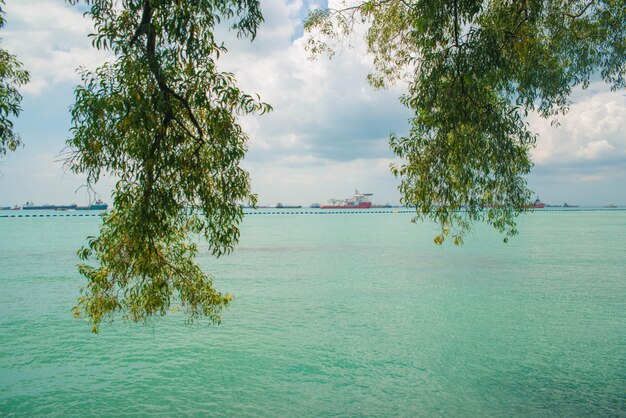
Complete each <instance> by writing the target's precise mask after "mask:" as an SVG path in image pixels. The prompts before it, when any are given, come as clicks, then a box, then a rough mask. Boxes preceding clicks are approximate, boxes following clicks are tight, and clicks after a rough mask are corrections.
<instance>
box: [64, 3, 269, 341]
mask: <svg viewBox="0 0 626 418" xmlns="http://www.w3.org/2000/svg"><path fill="white" fill-rule="evenodd" d="M77 2H78V1H72V3H77ZM83 3H85V4H87V5H88V6H89V11H88V14H89V15H91V16H92V18H93V20H94V22H95V25H96V33H95V34H93V35H92V36H93V43H94V46H95V47H96V48H100V49H101V48H107V49H110V50H111V51H112V52H113V53H114V54H115V56H116V59H115V61H114V62H112V63H108V64H106V65H104V66H103V67H101V68H99V69H98V70H96V71H95V72H89V71H86V70H83V73H82V78H83V84H82V85H81V86H79V87H78V88H77V89H76V103H75V105H74V106H73V108H72V110H71V115H72V121H73V126H72V137H71V138H70V140H69V141H68V145H69V147H70V149H71V150H72V155H71V157H70V158H69V159H68V161H67V164H68V166H69V167H70V168H71V170H72V171H74V172H76V173H86V174H87V177H88V181H89V183H95V182H97V181H98V180H99V179H100V177H101V176H102V175H103V174H105V173H106V174H108V175H111V176H113V177H114V178H116V179H117V183H116V186H115V190H114V209H113V211H112V212H110V213H109V214H107V215H105V216H104V221H103V225H102V228H101V231H100V235H99V236H98V237H93V238H91V239H90V240H89V244H88V246H87V247H86V248H84V249H83V250H81V251H80V252H79V255H80V256H81V258H82V259H84V260H88V259H94V258H95V260H97V262H98V265H97V266H90V265H87V264H84V265H81V266H80V272H81V273H82V274H83V275H84V276H85V277H86V278H87V280H88V283H87V285H86V286H85V287H84V288H83V289H82V294H81V297H80V298H79V303H78V305H77V306H76V307H75V308H74V312H75V315H77V316H84V317H86V318H87V319H88V320H89V321H91V322H92V323H93V330H94V332H97V331H98V327H99V324H100V323H101V321H102V320H103V319H105V318H108V319H113V317H114V315H115V314H116V313H117V312H122V313H123V316H124V318H126V319H129V320H132V321H141V320H145V319H147V318H150V317H151V316H153V315H163V314H165V313H166V312H167V310H168V308H169V307H170V305H171V303H172V300H179V302H180V304H181V305H182V306H183V307H184V308H185V309H186V311H187V312H188V315H189V316H188V318H189V320H191V321H193V320H195V319H196V318H198V317H206V318H208V319H209V320H210V321H211V322H218V321H219V312H220V310H221V308H222V307H224V306H225V305H226V304H227V303H228V302H229V300H230V296H229V295H222V294H220V293H219V292H217V291H216V290H215V289H214V287H213V285H212V282H211V278H210V277H209V276H208V275H206V274H205V273H204V272H203V271H202V270H201V269H200V268H199V267H198V266H197V265H196V264H195V262H194V257H195V255H196V254H197V251H198V248H197V244H196V243H195V242H194V240H193V236H194V235H197V234H201V235H202V236H203V237H204V238H205V239H206V240H207V241H208V244H209V248H210V251H211V252H212V253H213V254H214V255H216V256H220V255H222V254H224V253H227V252H229V251H231V250H232V248H233V246H234V245H235V243H236V242H237V240H238V238H239V230H238V228H237V225H238V223H239V222H240V221H241V219H242V216H243V212H242V209H241V204H242V203H247V204H254V203H255V201H256V196H255V195H253V194H252V193H251V191H250V180H249V176H248V173H247V172H246V171H245V170H243V169H242V168H241V167H240V162H241V159H242V158H243V156H244V155H245V152H246V141H247V137H246V135H245V133H244V132H243V130H242V129H241V127H240V126H239V124H238V123H237V116H238V115H244V114H248V113H252V112H259V113H265V112H268V111H269V110H271V108H270V106H269V105H267V104H265V103H262V102H260V101H259V100H258V98H257V97H252V96H250V95H247V94H245V93H244V92H242V91H241V90H240V89H239V88H238V87H237V85H236V83H235V79H234V76H233V75H232V74H230V73H226V72H220V71H219V70H218V69H217V59H218V58H219V56H220V55H221V54H223V53H226V48H225V47H224V45H223V44H221V43H220V42H219V41H218V40H217V39H215V35H214V29H215V26H216V25H217V24H218V23H219V22H220V21H222V20H228V21H230V22H234V23H233V24H232V26H233V28H234V29H235V30H237V31H238V34H239V35H241V36H250V37H254V35H255V33H256V29H257V27H258V25H259V24H260V23H261V21H262V16H261V14H260V11H259V5H258V2H257V1H254V0H228V1H219V2H215V1H206V0H199V1H194V2H180V1H174V0H167V1H166V0H125V1H122V2H118V3H117V4H116V3H115V2H111V1H107V0H85V1H83Z"/></svg>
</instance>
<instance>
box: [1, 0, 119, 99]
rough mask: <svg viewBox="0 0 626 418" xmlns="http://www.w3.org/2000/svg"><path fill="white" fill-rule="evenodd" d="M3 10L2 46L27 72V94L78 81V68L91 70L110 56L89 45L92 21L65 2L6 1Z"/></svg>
mask: <svg viewBox="0 0 626 418" xmlns="http://www.w3.org/2000/svg"><path fill="white" fill-rule="evenodd" d="M5 11H6V18H7V26H6V28H5V29H4V30H3V31H2V47H3V48H5V49H7V50H9V51H10V52H11V53H13V54H15V55H17V57H18V59H19V60H20V61H22V63H23V64H24V66H25V68H26V69H27V70H28V71H29V72H30V74H31V82H30V83H28V84H27V85H26V86H24V88H23V92H24V93H26V94H34V95H39V94H41V93H42V92H43V91H44V90H45V89H46V88H47V87H50V86H51V85H53V84H56V83H63V82H72V83H78V81H79V76H78V74H77V73H76V69H77V68H78V67H80V66H84V67H87V68H91V69H94V68H95V67H97V66H99V65H100V64H102V62H104V61H105V60H106V59H107V58H108V57H109V55H108V54H107V53H105V52H101V51H97V50H95V49H94V48H93V47H92V46H91V41H90V39H88V37H87V35H88V34H89V33H91V32H93V25H92V23H91V20H90V19H89V18H88V17H84V16H83V15H82V13H81V12H80V11H79V10H78V8H76V7H71V6H69V5H67V4H66V3H65V2H64V1H59V0H28V1H25V0H7V2H6V9H5Z"/></svg>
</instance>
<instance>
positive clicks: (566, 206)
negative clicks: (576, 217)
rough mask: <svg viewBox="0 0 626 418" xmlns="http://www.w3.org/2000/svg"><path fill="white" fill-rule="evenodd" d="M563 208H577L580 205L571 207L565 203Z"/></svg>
mask: <svg viewBox="0 0 626 418" xmlns="http://www.w3.org/2000/svg"><path fill="white" fill-rule="evenodd" d="M563 207H564V208H577V207H578V205H570V204H568V203H567V202H563Z"/></svg>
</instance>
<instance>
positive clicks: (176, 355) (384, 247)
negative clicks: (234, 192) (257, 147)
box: [0, 208, 626, 417]
mask: <svg viewBox="0 0 626 418" xmlns="http://www.w3.org/2000/svg"><path fill="white" fill-rule="evenodd" d="M23 212H24V211H21V212H20V214H23ZM406 212H408V211H403V210H396V209H385V210H369V211H353V212H350V211H332V212H323V211H321V210H319V209H318V210H313V209H311V210H308V209H295V210H285V209H284V210H270V209H265V210H258V211H254V210H248V214H247V215H246V216H245V219H244V221H243V223H242V224H241V240H240V243H239V245H238V246H237V247H236V249H235V251H234V252H233V253H232V254H230V255H227V256H224V257H222V258H219V259H215V258H213V257H212V256H210V255H209V254H208V252H207V251H206V245H205V246H204V247H202V251H201V255H200V256H199V258H198V262H199V263H200V265H201V266H202V267H203V269H205V271H207V272H209V273H210V274H211V275H212V276H213V277H214V284H215V286H216V287H217V288H218V289H219V290H220V291H222V292H230V293H232V295H233V296H234V299H233V302H232V304H231V305H230V307H229V308H228V309H227V310H226V311H225V312H224V313H223V316H222V322H221V324H220V325H212V326H208V325H207V323H206V322H199V323H195V324H192V325H189V324H187V323H186V322H185V316H184V314H183V313H182V312H180V311H173V312H170V313H169V314H168V315H166V316H165V317H159V318H156V319H154V320H152V321H149V322H148V323H141V324H136V323H126V322H124V321H123V320H121V319H120V320H116V321H115V322H113V323H106V324H103V325H102V327H101V332H100V334H99V335H95V334H92V333H91V332H90V327H89V325H88V324H87V323H86V322H84V321H83V320H81V319H74V318H73V317H72V315H71V308H72V307H73V306H74V305H75V303H76V298H77V296H78V294H79V289H80V287H81V285H83V284H84V281H83V278H82V277H81V276H80V275H79V274H78V272H77V270H76V264H77V263H78V258H77V256H76V250H77V249H79V248H80V247H81V246H82V245H83V244H85V242H86V237H87V236H89V235H94V234H97V233H98V228H99V225H100V224H101V218H100V216H98V214H97V213H91V212H86V213H84V214H82V213H81V215H82V216H78V215H79V214H78V212H76V213H72V212H32V213H30V214H29V216H28V217H26V216H22V217H18V216H17V215H16V216H12V215H15V213H14V212H10V211H3V212H0V215H6V216H2V217H0V416H7V417H12V416H60V417H68V416H81V417H82V416H147V415H155V416H168V417H169V416H187V415H193V416H216V417H219V416H225V417H257V416H259V417H283V416H287V417H289V416H324V417H325V416H385V417H386V416H411V417H413V416H425V417H437V416H446V417H449V416H461V417H468V416H475V417H489V416H493V417H502V416H567V417H570V416H626V210H619V209H615V210H609V209H607V210H595V209H594V210H591V209H589V210H583V208H580V210H545V211H540V210H538V211H535V212H533V213H530V214H527V215H524V216H523V217H521V218H519V229H520V234H519V235H518V236H516V237H514V238H512V239H511V240H510V241H509V242H508V243H506V244H505V243H503V240H502V238H503V237H502V236H501V235H499V234H498V233H497V232H495V231H494V230H492V229H491V228H490V227H488V226H486V225H481V224H479V225H476V227H475V228H474V230H473V231H472V232H471V233H470V234H469V235H468V236H467V238H466V242H465V244H464V245H462V246H454V245H452V244H451V243H448V242H446V243H444V245H443V246H437V245H435V244H434V242H433V238H434V236H435V234H436V233H437V228H436V226H435V225H433V224H430V223H428V222H425V223H416V224H414V223H411V218H412V215H411V214H410V213H406ZM87 215H90V216H87Z"/></svg>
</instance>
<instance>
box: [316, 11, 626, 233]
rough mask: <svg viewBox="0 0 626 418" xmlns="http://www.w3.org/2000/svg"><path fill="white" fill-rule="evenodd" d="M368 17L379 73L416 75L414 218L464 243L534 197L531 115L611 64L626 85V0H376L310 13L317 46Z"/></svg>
mask: <svg viewBox="0 0 626 418" xmlns="http://www.w3.org/2000/svg"><path fill="white" fill-rule="evenodd" d="M360 23H366V24H368V25H369V26H368V28H367V31H366V34H365V41H366V44H367V48H368V51H369V52H370V53H371V54H372V55H373V59H374V68H375V69H374V72H373V73H372V74H370V76H368V80H369V82H370V83H371V84H372V85H373V86H374V87H377V88H383V87H385V86H386V85H387V84H388V83H393V82H396V81H398V80H405V81H406V82H407V83H408V89H407V92H406V93H405V94H404V95H403V96H402V97H401V102H402V103H403V104H404V105H405V106H407V107H408V108H410V109H411V110H412V111H413V117H412V119H411V120H410V132H409V134H408V135H407V136H405V137H398V136H395V135H392V136H391V138H390V144H391V148H392V150H393V151H394V153H395V154H396V155H397V156H398V157H400V160H401V163H399V164H396V165H393V166H392V168H391V169H392V172H393V174H395V175H396V176H397V177H399V178H400V179H401V184H400V187H399V188H400V191H401V193H402V196H403V197H402V201H403V203H404V204H406V205H415V206H416V209H417V216H416V218H415V219H414V220H418V219H425V218H430V219H432V220H434V221H435V222H437V223H438V224H439V225H440V227H441V232H440V234H439V235H437V236H436V237H435V242H437V243H438V244H441V243H442V242H443V241H444V239H445V238H446V237H448V236H451V237H452V238H453V239H454V242H455V243H461V242H462V240H463V236H464V233H465V232H466V231H467V230H468V229H469V228H470V227H471V225H472V223H473V222H475V221H479V220H486V221H487V222H488V223H490V224H491V225H493V226H494V227H495V228H497V229H498V230H499V231H501V232H503V233H505V234H506V237H505V241H506V240H507V238H508V237H509V236H511V235H515V234H516V233H517V229H516V222H515V218H516V216H518V215H519V214H520V213H522V212H524V211H526V210H527V208H528V202H529V201H530V197H531V192H530V190H529V189H528V186H527V183H526V180H525V177H524V176H525V175H526V174H528V173H529V171H530V169H531V167H532V162H531V159H530V156H529V151H530V150H531V148H532V147H533V146H534V144H535V140H536V135H535V134H533V132H532V131H531V127H529V126H528V123H527V122H526V120H525V118H526V116H528V114H529V112H538V113H539V114H540V115H541V116H543V117H546V118H549V117H554V116H557V115H559V114H564V113H565V112H567V109H568V105H569V102H568V96H569V95H570V93H571V91H572V88H573V87H574V86H579V85H580V86H582V87H584V88H586V87H587V86H588V85H589V82H590V81H591V80H592V77H594V76H596V75H598V74H599V76H600V77H601V78H602V79H603V80H605V81H606V82H607V83H610V84H611V86H612V89H613V90H617V89H623V88H624V87H625V86H626V83H625V79H624V76H625V73H626V42H625V34H626V5H625V3H624V2H623V0H600V1H595V0H521V1H502V0H491V1H487V2H485V1H482V0H447V1H444V0H368V1H358V2H356V3H354V4H352V5H346V4H345V3H344V7H341V8H336V9H318V10H314V11H313V12H311V13H310V15H309V17H308V19H307V22H306V23H305V28H306V29H307V30H308V31H309V33H310V34H312V36H311V37H310V38H309V42H308V47H309V48H310V50H311V51H312V52H313V54H318V53H323V52H325V53H329V54H330V55H332V53H333V50H334V45H333V42H336V41H337V40H340V39H342V38H345V37H346V36H347V35H350V34H352V33H353V32H354V30H355V25H357V24H360Z"/></svg>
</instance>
